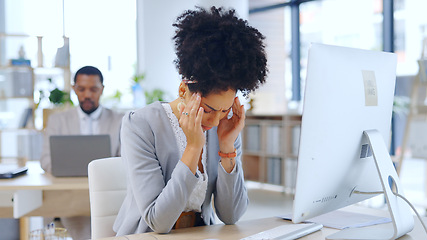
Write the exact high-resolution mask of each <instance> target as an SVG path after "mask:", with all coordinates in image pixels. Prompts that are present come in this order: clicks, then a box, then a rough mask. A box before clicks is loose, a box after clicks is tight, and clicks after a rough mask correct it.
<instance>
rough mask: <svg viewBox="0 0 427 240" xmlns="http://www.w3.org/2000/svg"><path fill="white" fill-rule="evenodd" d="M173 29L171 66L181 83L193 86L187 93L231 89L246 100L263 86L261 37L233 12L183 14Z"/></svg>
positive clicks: (264, 60) (264, 64) (264, 69)
mask: <svg viewBox="0 0 427 240" xmlns="http://www.w3.org/2000/svg"><path fill="white" fill-rule="evenodd" d="M173 26H174V27H176V28H177V30H176V32H175V36H174V37H173V39H174V40H175V49H176V54H177V59H176V60H175V61H174V62H175V65H176V67H177V69H178V70H179V73H180V74H181V75H182V78H183V79H187V80H193V81H195V82H196V83H192V84H188V87H189V89H190V91H192V92H200V93H201V94H202V96H206V95H208V94H210V93H214V92H220V91H227V90H229V89H232V90H236V91H237V90H240V91H241V92H242V93H243V95H244V96H246V95H247V94H248V93H249V92H251V91H253V90H255V89H257V88H258V86H259V85H260V84H262V83H264V82H265V78H266V75H267V72H268V70H267V58H266V54H265V50H264V47H265V46H264V43H263V40H264V38H265V37H264V36H263V35H262V34H261V33H260V32H259V31H258V30H257V29H255V28H253V27H251V26H249V25H248V22H247V21H245V20H243V19H240V18H238V17H237V16H236V13H235V10H233V9H230V10H224V9H223V8H216V7H212V8H211V9H210V11H208V10H206V9H203V8H197V9H196V10H187V11H186V12H184V13H183V14H182V15H180V16H179V17H178V18H177V20H176V23H174V24H173Z"/></svg>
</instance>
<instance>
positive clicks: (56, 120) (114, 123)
mask: <svg viewBox="0 0 427 240" xmlns="http://www.w3.org/2000/svg"><path fill="white" fill-rule="evenodd" d="M77 108H78V107H74V108H71V109H69V110H66V111H63V112H58V113H54V114H52V115H51V116H49V119H48V124H47V127H46V130H45V132H44V138H43V150H42V156H41V159H40V164H41V167H42V168H43V169H44V170H45V171H46V172H51V170H52V166H51V161H50V143H49V137H50V136H52V135H80V120H79V115H78V112H77ZM123 115H124V114H121V113H116V112H114V111H112V110H110V109H108V108H103V109H102V112H101V116H100V117H99V131H100V134H109V135H110V140H111V156H120V126H121V122H122V118H123Z"/></svg>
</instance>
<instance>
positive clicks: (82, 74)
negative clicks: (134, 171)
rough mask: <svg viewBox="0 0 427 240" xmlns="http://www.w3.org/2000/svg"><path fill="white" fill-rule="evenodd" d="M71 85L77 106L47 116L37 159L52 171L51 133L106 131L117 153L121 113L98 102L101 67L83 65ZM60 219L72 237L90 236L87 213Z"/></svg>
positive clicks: (115, 154) (100, 93)
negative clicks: (41, 150)
mask: <svg viewBox="0 0 427 240" xmlns="http://www.w3.org/2000/svg"><path fill="white" fill-rule="evenodd" d="M73 89H74V92H75V93H76V94H77V97H78V100H79V106H78V107H74V108H71V109H69V110H66V111H64V112H59V113H54V114H52V115H51V116H50V117H49V119H48V123H47V127H46V130H45V133H44V145H43V152H42V157H41V160H40V164H41V167H42V168H43V169H44V170H45V171H46V172H51V159H50V144H49V137H50V136H52V135H95V134H109V135H110V140H111V149H112V156H120V138H119V133H120V126H121V121H122V117H123V114H119V113H116V112H114V111H112V110H110V109H107V108H104V107H102V106H101V105H99V99H100V97H101V95H102V92H103V90H104V85H103V76H102V73H101V71H99V70H98V69H97V68H95V67H92V66H85V67H82V68H81V69H79V70H78V71H77V72H76V74H75V76H74V86H73ZM45 220H47V219H45ZM50 220H52V219H50ZM61 223H62V224H63V225H64V227H65V228H67V230H68V232H69V233H70V235H71V237H72V238H73V239H89V238H90V217H83V216H82V217H62V218H61Z"/></svg>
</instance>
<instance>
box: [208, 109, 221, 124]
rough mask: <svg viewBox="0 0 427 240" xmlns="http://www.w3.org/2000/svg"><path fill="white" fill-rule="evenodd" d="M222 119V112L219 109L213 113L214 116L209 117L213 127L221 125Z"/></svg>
mask: <svg viewBox="0 0 427 240" xmlns="http://www.w3.org/2000/svg"><path fill="white" fill-rule="evenodd" d="M220 120H221V112H220V111H217V112H215V113H212V117H211V118H209V124H210V125H211V126H212V127H216V126H218V125H219V121H220Z"/></svg>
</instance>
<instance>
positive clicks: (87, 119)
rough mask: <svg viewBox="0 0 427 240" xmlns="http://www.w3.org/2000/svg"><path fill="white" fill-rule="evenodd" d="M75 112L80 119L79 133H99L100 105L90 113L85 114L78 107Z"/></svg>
mask: <svg viewBox="0 0 427 240" xmlns="http://www.w3.org/2000/svg"><path fill="white" fill-rule="evenodd" d="M77 109H78V110H77V112H78V114H79V119H80V133H81V134H82V135H96V134H99V121H98V120H99V117H100V116H101V112H102V106H99V107H98V108H97V109H96V110H95V111H94V112H92V113H91V114H86V113H85V112H83V110H82V109H81V108H80V107H78V108H77Z"/></svg>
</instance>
